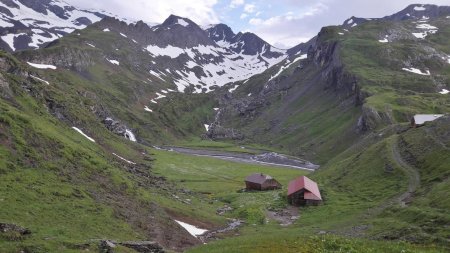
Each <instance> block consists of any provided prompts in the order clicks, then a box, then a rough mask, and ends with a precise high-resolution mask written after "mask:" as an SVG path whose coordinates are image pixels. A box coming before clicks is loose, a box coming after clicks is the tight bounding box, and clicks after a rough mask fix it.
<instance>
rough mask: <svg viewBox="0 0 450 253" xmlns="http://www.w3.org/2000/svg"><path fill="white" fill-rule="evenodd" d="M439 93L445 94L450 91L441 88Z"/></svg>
mask: <svg viewBox="0 0 450 253" xmlns="http://www.w3.org/2000/svg"><path fill="white" fill-rule="evenodd" d="M439 93H440V94H442V95H445V94H448V93H450V91H449V90H447V89H442V90H441V91H440V92H439Z"/></svg>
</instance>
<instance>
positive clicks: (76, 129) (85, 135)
mask: <svg viewBox="0 0 450 253" xmlns="http://www.w3.org/2000/svg"><path fill="white" fill-rule="evenodd" d="M72 128H73V129H74V130H75V131H77V132H78V133H80V134H81V135H83V136H84V137H85V138H86V139H88V140H90V141H92V142H95V140H94V139H92V138H91V137H89V136H88V135H87V134H85V133H84V132H83V131H81V129H79V128H77V127H72Z"/></svg>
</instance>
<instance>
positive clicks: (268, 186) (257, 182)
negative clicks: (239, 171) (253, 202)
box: [245, 173, 281, 191]
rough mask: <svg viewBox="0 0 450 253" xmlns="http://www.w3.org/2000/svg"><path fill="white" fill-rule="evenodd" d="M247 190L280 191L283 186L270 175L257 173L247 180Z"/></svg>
mask: <svg viewBox="0 0 450 253" xmlns="http://www.w3.org/2000/svg"><path fill="white" fill-rule="evenodd" d="M245 188H246V189H247V190H256V191H267V190H275V189H280V188H281V184H280V183H278V181H277V180H275V179H274V178H273V177H271V176H269V175H264V174H262V173H255V174H252V175H250V176H248V177H246V178H245Z"/></svg>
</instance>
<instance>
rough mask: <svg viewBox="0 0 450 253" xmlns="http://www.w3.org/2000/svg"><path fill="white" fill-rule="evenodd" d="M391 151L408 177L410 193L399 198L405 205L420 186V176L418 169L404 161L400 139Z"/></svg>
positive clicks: (405, 193)
mask: <svg viewBox="0 0 450 253" xmlns="http://www.w3.org/2000/svg"><path fill="white" fill-rule="evenodd" d="M391 149H392V157H393V158H394V160H395V162H396V163H397V164H398V165H400V168H401V170H402V171H403V172H404V173H405V174H406V175H407V176H408V191H406V192H404V193H403V194H401V195H400V196H398V202H399V203H400V204H401V205H405V200H406V199H408V198H410V197H411V195H412V194H413V193H414V192H415V191H416V190H417V188H419V186H420V174H419V171H418V170H417V169H416V168H414V167H413V166H411V165H409V164H408V163H407V162H406V161H405V160H403V158H402V156H401V154H400V152H399V148H398V138H397V139H396V140H395V141H394V143H393V144H392V146H391Z"/></svg>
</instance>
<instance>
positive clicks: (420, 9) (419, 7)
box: [414, 5, 427, 11]
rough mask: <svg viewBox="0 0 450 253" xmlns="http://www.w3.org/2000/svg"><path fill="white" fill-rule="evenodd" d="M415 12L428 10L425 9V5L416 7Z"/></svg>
mask: <svg viewBox="0 0 450 253" xmlns="http://www.w3.org/2000/svg"><path fill="white" fill-rule="evenodd" d="M414 10H415V11H425V10H427V8H425V7H423V5H422V6H415V7H414Z"/></svg>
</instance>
